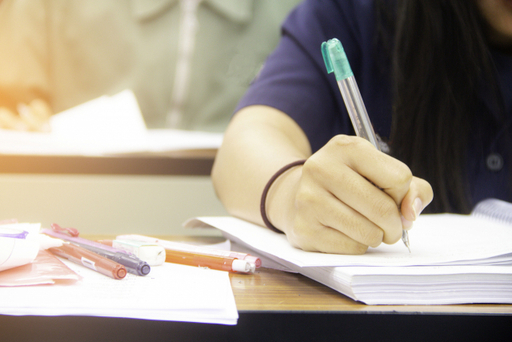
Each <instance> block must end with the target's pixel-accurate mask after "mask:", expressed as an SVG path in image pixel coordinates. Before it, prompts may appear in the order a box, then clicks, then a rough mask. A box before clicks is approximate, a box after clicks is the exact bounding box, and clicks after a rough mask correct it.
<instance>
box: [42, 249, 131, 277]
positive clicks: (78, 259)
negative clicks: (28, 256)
mask: <svg viewBox="0 0 512 342" xmlns="http://www.w3.org/2000/svg"><path fill="white" fill-rule="evenodd" d="M48 250H49V251H50V252H52V253H53V254H55V255H57V256H59V257H61V258H64V259H68V260H69V261H72V262H74V263H76V264H79V265H83V266H85V267H87V268H90V269H92V270H94V271H96V272H99V273H101V274H104V275H106V276H109V277H111V278H114V279H123V278H124V277H125V276H126V268H125V267H124V266H123V265H121V264H118V263H116V262H114V261H112V260H110V259H107V258H105V257H102V256H101V255H98V254H96V253H94V252H91V251H89V250H87V249H85V248H83V247H80V246H76V245H73V244H70V243H64V244H63V245H62V246H60V247H52V248H49V249H48Z"/></svg>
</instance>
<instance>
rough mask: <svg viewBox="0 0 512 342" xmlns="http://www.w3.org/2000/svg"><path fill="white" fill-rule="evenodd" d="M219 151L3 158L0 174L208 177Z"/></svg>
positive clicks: (12, 156) (14, 156)
mask: <svg viewBox="0 0 512 342" xmlns="http://www.w3.org/2000/svg"><path fill="white" fill-rule="evenodd" d="M215 154H216V150H214V149H213V150H186V151H171V152H166V153H139V154H127V155H115V156H40V155H5V154H3V155H1V154H0V173H17V174H27V173H32V174H99V175H187V176H208V175H210V173H211V169H212V165H213V160H214V158H215Z"/></svg>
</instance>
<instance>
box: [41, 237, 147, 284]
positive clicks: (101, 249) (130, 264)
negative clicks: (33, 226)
mask: <svg viewBox="0 0 512 342" xmlns="http://www.w3.org/2000/svg"><path fill="white" fill-rule="evenodd" d="M41 232H42V233H44V234H46V235H50V236H52V237H56V238H59V239H62V240H65V241H68V242H71V243H73V244H75V245H78V246H80V247H83V248H85V249H87V250H89V251H91V252H94V253H96V254H99V255H101V256H103V257H105V258H108V259H110V260H113V261H115V262H117V263H119V264H121V265H123V266H125V267H126V269H127V271H128V272H130V273H133V274H136V275H139V276H145V275H147V274H149V272H150V271H151V267H150V266H149V265H148V264H147V263H146V262H144V261H142V260H140V259H139V258H137V257H136V256H134V255H132V254H128V253H127V252H126V251H122V250H118V249H116V248H113V247H111V246H108V245H104V244H101V243H98V242H94V241H91V240H88V239H84V238H80V237H72V236H69V235H66V234H62V233H58V232H56V231H54V230H50V229H43V230H42V231H41Z"/></svg>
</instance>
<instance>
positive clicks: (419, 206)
mask: <svg viewBox="0 0 512 342" xmlns="http://www.w3.org/2000/svg"><path fill="white" fill-rule="evenodd" d="M412 209H413V211H414V219H415V220H416V219H417V218H418V216H419V215H420V214H421V212H422V211H423V201H422V200H421V199H420V198H419V197H417V198H416V199H415V200H414V202H413V203H412Z"/></svg>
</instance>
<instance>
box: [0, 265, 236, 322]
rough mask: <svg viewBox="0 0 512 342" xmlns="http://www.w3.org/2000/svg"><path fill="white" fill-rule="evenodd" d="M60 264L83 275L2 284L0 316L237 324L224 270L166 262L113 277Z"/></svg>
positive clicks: (229, 287) (227, 278)
mask: <svg viewBox="0 0 512 342" xmlns="http://www.w3.org/2000/svg"><path fill="white" fill-rule="evenodd" d="M64 262H65V263H66V265H68V266H69V267H70V268H72V269H73V270H75V271H76V272H77V273H78V274H79V275H81V276H82V277H83V279H82V280H81V281H79V282H77V283H75V284H74V285H67V286H66V285H51V286H29V287H11V288H2V289H1V292H2V300H1V301H0V314H7V315H41V316H55V315H80V316H101V317H121V318H137V319H151V320H163V321H183V322H201V323H216V324H227V325H234V324H236V323H237V319H238V312H237V309H236V304H235V300H234V296H233V292H232V290H231V283H230V280H229V275H228V273H227V272H222V271H215V270H208V269H203V268H199V267H191V266H183V265H176V264H169V263H165V264H164V265H162V266H157V267H152V269H151V272H150V274H149V275H147V276H145V277H139V276H135V275H132V274H128V275H127V276H126V277H125V278H124V279H122V280H115V279H112V278H109V277H106V276H104V275H102V274H100V273H97V272H94V271H92V270H90V269H88V268H85V267H82V266H79V265H76V264H74V263H71V262H68V261H66V260H64Z"/></svg>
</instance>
